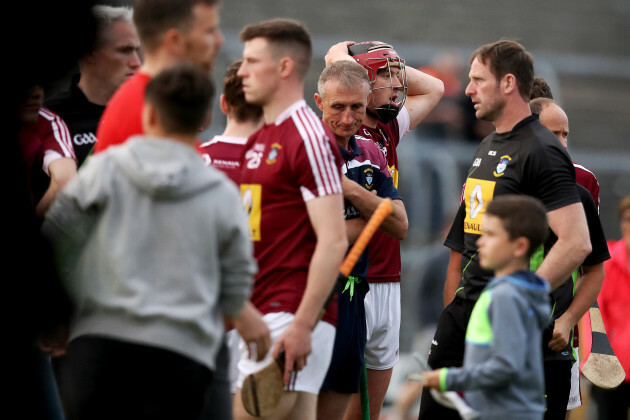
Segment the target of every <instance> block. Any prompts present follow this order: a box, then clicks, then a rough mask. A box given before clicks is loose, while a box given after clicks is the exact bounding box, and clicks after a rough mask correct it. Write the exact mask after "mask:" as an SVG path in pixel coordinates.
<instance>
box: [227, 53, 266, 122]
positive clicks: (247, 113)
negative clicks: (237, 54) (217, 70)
mask: <svg viewBox="0 0 630 420" xmlns="http://www.w3.org/2000/svg"><path fill="white" fill-rule="evenodd" d="M242 62H243V60H236V61H235V62H234V63H232V64H231V65H230V67H228V69H227V71H226V72H225V77H224V78H223V96H224V97H225V102H226V103H227V106H228V113H229V114H230V117H233V118H234V119H235V120H236V121H238V122H247V121H253V122H257V121H260V119H261V118H262V115H263V110H262V107H261V106H260V105H254V104H250V103H247V101H245V94H244V93H243V79H241V78H240V77H239V76H238V75H237V73H238V69H239V68H240V67H241V63H242Z"/></svg>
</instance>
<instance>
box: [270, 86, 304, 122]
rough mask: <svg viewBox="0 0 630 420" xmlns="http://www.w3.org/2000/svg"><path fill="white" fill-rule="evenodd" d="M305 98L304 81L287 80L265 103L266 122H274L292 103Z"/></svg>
mask: <svg viewBox="0 0 630 420" xmlns="http://www.w3.org/2000/svg"><path fill="white" fill-rule="evenodd" d="M302 99H304V83H303V82H290V81H286V83H283V84H281V85H280V88H279V89H278V90H276V92H275V93H274V94H273V96H272V98H271V99H270V100H269V102H268V103H267V104H265V105H263V118H264V120H265V124H273V123H275V122H276V120H277V119H278V117H279V116H280V115H281V114H282V113H283V112H284V111H286V109H287V108H289V107H290V106H291V105H293V104H294V103H296V102H297V101H300V100H302Z"/></svg>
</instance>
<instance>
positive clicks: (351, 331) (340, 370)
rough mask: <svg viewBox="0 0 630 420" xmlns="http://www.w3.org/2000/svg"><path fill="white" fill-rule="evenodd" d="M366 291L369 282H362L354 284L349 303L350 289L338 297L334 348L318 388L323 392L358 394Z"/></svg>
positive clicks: (364, 340)
mask: <svg viewBox="0 0 630 420" xmlns="http://www.w3.org/2000/svg"><path fill="white" fill-rule="evenodd" d="M342 290H343V288H342ZM369 290H370V288H369V286H368V282H367V281H366V280H365V279H362V280H361V282H360V283H355V286H354V296H353V297H352V300H350V293H349V290H346V291H345V292H343V293H338V294H337V297H338V299H337V302H338V305H339V310H338V311H339V312H338V316H337V331H336V335H335V345H334V347H333V355H332V360H331V361H330V366H329V367H328V373H326V378H325V379H324V383H323V384H322V387H321V391H322V392H325V391H335V392H341V393H344V394H352V393H357V392H359V385H360V381H361V372H362V371H363V361H364V359H365V343H366V341H367V327H366V324H365V305H364V303H363V300H364V299H365V295H366V294H367V292H368V291H369Z"/></svg>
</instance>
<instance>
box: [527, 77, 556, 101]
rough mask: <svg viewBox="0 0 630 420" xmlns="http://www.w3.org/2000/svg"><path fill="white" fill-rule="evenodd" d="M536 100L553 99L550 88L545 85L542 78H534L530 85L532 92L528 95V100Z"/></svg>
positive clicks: (545, 82)
mask: <svg viewBox="0 0 630 420" xmlns="http://www.w3.org/2000/svg"><path fill="white" fill-rule="evenodd" d="M536 98H548V99H553V94H552V93H551V88H550V87H549V85H548V84H547V81H546V80H545V79H543V78H542V77H534V83H533V84H532V92H531V93H530V94H529V99H530V100H531V99H536Z"/></svg>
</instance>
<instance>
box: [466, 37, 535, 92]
mask: <svg viewBox="0 0 630 420" xmlns="http://www.w3.org/2000/svg"><path fill="white" fill-rule="evenodd" d="M475 58H476V59H478V60H479V61H480V62H481V63H482V64H484V65H486V64H488V62H489V68H490V72H492V74H493V75H494V77H496V78H497V80H500V79H501V78H502V77H503V76H505V75H506V74H513V75H514V77H515V78H516V85H517V86H518V92H519V93H520V94H521V97H522V98H523V99H524V100H527V101H528V100H529V96H530V94H531V92H532V84H533V81H534V59H533V58H532V56H531V54H530V53H528V52H527V51H525V48H523V46H522V45H521V44H519V43H518V42H516V41H510V40H500V41H496V42H493V43H491V44H486V45H483V46H481V47H479V48H477V50H476V51H475V52H474V53H473V54H472V56H471V57H470V62H471V63H472V62H473V61H474V60H475Z"/></svg>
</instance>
